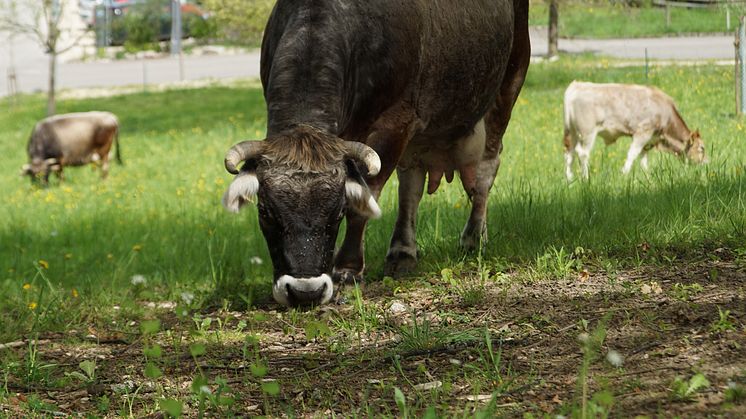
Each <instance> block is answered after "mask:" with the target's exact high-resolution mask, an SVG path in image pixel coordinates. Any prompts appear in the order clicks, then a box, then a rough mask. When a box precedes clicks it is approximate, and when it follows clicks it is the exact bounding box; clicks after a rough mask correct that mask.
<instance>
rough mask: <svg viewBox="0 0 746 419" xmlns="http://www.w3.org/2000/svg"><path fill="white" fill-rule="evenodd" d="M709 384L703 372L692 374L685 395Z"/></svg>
mask: <svg viewBox="0 0 746 419" xmlns="http://www.w3.org/2000/svg"><path fill="white" fill-rule="evenodd" d="M709 386H710V382H709V381H708V380H707V377H705V376H704V374H702V373H698V374H694V376H693V377H692V378H690V379H689V388H687V389H686V394H687V396H689V395H692V394H694V393H696V392H698V391H699V390H702V389H705V388H707V387H709Z"/></svg>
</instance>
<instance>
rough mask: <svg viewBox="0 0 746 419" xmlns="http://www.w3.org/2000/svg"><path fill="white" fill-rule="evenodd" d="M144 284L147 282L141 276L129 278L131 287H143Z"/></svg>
mask: <svg viewBox="0 0 746 419" xmlns="http://www.w3.org/2000/svg"><path fill="white" fill-rule="evenodd" d="M146 282H148V280H147V279H145V277H144V276H142V275H132V278H130V283H132V285H145V283H146Z"/></svg>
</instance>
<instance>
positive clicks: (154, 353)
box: [142, 345, 163, 358]
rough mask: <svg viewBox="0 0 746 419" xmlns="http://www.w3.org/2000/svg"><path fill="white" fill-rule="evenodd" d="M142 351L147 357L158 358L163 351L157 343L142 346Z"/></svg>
mask: <svg viewBox="0 0 746 419" xmlns="http://www.w3.org/2000/svg"><path fill="white" fill-rule="evenodd" d="M142 353H143V355H145V356H146V357H148V358H160V357H161V355H162V354H163V351H162V350H161V347H160V346H159V345H153V346H146V347H144V348H143V350H142Z"/></svg>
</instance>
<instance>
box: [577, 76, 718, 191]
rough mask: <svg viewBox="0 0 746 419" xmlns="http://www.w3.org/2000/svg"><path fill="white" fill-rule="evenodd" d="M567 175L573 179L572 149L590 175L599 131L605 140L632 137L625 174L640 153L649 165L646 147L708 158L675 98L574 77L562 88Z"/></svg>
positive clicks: (652, 89)
mask: <svg viewBox="0 0 746 419" xmlns="http://www.w3.org/2000/svg"><path fill="white" fill-rule="evenodd" d="M564 121H565V136H564V143H565V174H566V176H567V179H568V180H572V179H573V171H572V163H573V160H574V154H577V156H578V159H579V160H580V166H581V168H582V172H583V177H584V178H586V179H587V178H588V158H589V157H590V153H591V150H592V149H593V144H594V142H595V141H596V137H597V136H601V137H602V138H603V139H604V142H605V143H606V145H609V144H612V143H614V142H615V141H616V140H617V139H618V138H619V137H621V136H631V137H632V145H631V146H630V148H629V152H628V153H627V161H626V162H625V163H624V168H623V169H622V172H623V173H625V174H626V173H629V171H630V170H631V169H632V164H633V163H634V161H635V159H637V157H638V156H640V155H641V158H640V166H642V168H643V169H645V170H647V168H648V160H647V152H648V151H649V150H650V149H652V148H653V147H657V148H660V149H663V150H666V151H668V152H671V153H673V154H675V155H677V156H679V157H681V158H682V159H685V160H688V161H691V162H694V163H703V162H706V158H705V146H704V143H703V142H702V138H701V137H700V135H699V131H690V130H689V128H688V127H687V126H686V123H685V122H684V120H683V119H682V118H681V115H680V114H679V112H678V111H677V110H676V106H675V105H674V102H673V99H671V98H670V97H669V96H668V95H666V94H665V93H663V92H662V91H660V90H659V89H657V88H655V87H648V86H640V85H635V84H597V83H586V82H578V81H573V82H572V83H570V86H568V87H567V90H565V118H564Z"/></svg>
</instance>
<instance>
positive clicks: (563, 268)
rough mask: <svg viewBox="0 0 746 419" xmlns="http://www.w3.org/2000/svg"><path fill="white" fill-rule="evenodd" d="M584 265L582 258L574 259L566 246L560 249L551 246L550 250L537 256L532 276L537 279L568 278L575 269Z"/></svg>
mask: <svg viewBox="0 0 746 419" xmlns="http://www.w3.org/2000/svg"><path fill="white" fill-rule="evenodd" d="M579 266H580V267H582V262H580V259H574V258H573V254H571V253H568V252H567V251H566V250H565V248H564V247H560V248H559V249H557V248H555V247H553V246H552V247H550V248H549V250H548V251H547V252H546V253H544V254H543V255H540V256H538V257H537V258H536V262H535V264H534V267H533V268H532V270H531V272H530V275H529V276H530V277H531V278H532V279H535V280H542V279H566V278H568V277H569V276H570V274H572V272H573V270H575V269H577V268H578V267H579Z"/></svg>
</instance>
